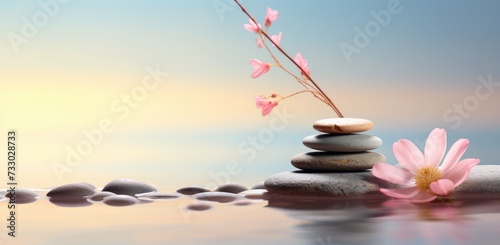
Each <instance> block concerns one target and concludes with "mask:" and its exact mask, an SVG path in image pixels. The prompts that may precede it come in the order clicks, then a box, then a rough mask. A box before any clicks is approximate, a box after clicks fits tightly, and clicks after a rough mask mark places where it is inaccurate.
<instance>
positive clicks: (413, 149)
mask: <svg viewBox="0 0 500 245" xmlns="http://www.w3.org/2000/svg"><path fill="white" fill-rule="evenodd" d="M468 146H469V140H468V139H459V140H458V141H457V142H455V143H454V144H453V145H452V146H451V148H450V150H449V152H448V154H447V155H446V157H444V154H445V151H446V130H444V129H439V128H436V129H434V130H432V132H431V133H430V134H429V137H428V138H427V142H426V143H425V150H424V153H422V152H421V151H420V150H419V149H418V148H417V146H415V144H413V143H412V142H411V141H409V140H405V139H401V140H399V141H398V142H396V143H394V145H393V151H394V155H395V156H396V159H397V160H398V162H399V164H400V165H401V167H399V166H393V165H389V164H385V163H377V164H375V166H374V167H373V169H372V173H373V175H375V176H376V177H378V178H380V179H383V180H385V181H388V182H391V183H395V184H399V185H404V186H405V187H404V188H400V189H385V188H380V192H382V193H384V194H385V195H387V196H390V197H394V198H409V199H410V200H411V201H412V202H416V203H419V202H430V201H433V200H434V199H436V197H437V196H447V195H449V194H450V193H451V192H453V190H455V188H456V187H457V186H458V185H460V184H462V182H464V180H465V179H466V178H467V176H468V175H469V172H470V170H471V168H472V167H474V166H476V165H477V164H478V163H479V159H472V158H467V159H464V160H461V161H459V159H460V158H461V157H462V155H463V154H464V152H465V151H466V150H467V147H468ZM443 157H444V160H443ZM441 161H442V163H441ZM440 163H441V164H440Z"/></svg>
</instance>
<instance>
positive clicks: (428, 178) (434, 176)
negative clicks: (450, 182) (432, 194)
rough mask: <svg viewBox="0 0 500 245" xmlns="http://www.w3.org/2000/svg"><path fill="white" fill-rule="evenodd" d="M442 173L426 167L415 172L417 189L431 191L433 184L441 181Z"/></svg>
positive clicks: (431, 167) (435, 168)
mask: <svg viewBox="0 0 500 245" xmlns="http://www.w3.org/2000/svg"><path fill="white" fill-rule="evenodd" d="M441 176H442V175H441V171H439V169H438V168H437V167H434V166H425V167H422V168H420V169H419V170H417V172H415V183H416V184H417V188H418V189H420V190H422V191H426V190H429V186H430V185H431V183H432V182H435V181H438V180H439V179H441Z"/></svg>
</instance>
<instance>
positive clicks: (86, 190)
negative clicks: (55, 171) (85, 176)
mask: <svg viewBox="0 0 500 245" xmlns="http://www.w3.org/2000/svg"><path fill="white" fill-rule="evenodd" d="M95 193H96V191H95V188H93V187H92V186H91V185H89V184H88V183H81V182H80V183H72V184H66V185H61V186H59V187H56V188H54V189H52V190H50V191H49V192H48V193H47V196H48V197H50V198H51V199H60V200H61V199H62V200H72V199H83V198H84V197H85V196H90V195H93V194H95Z"/></svg>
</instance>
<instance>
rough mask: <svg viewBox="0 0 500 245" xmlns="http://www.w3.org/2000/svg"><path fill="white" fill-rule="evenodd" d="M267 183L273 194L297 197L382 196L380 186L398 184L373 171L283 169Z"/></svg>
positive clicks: (385, 186) (386, 186)
mask: <svg viewBox="0 0 500 245" xmlns="http://www.w3.org/2000/svg"><path fill="white" fill-rule="evenodd" d="M265 185H266V188H267V190H268V191H269V193H270V194H277V195H295V196H332V197H334V196H343V197H350V196H361V195H366V194H374V195H378V196H383V194H382V193H380V192H379V191H378V189H379V187H384V188H396V187H398V186H396V185H393V184H391V183H388V182H386V181H383V180H380V179H378V178H376V177H375V176H373V175H372V173H371V171H362V172H352V173H308V172H303V171H295V172H283V173H278V174H275V175H272V176H270V177H269V178H267V179H266V181H265Z"/></svg>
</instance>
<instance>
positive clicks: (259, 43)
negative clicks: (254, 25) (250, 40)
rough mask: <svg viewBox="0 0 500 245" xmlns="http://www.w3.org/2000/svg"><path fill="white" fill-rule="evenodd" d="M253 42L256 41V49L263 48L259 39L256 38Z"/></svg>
mask: <svg viewBox="0 0 500 245" xmlns="http://www.w3.org/2000/svg"><path fill="white" fill-rule="evenodd" d="M255 41H257V47H259V48H262V46H264V43H263V42H262V40H261V39H260V37H258V38H257V39H255Z"/></svg>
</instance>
